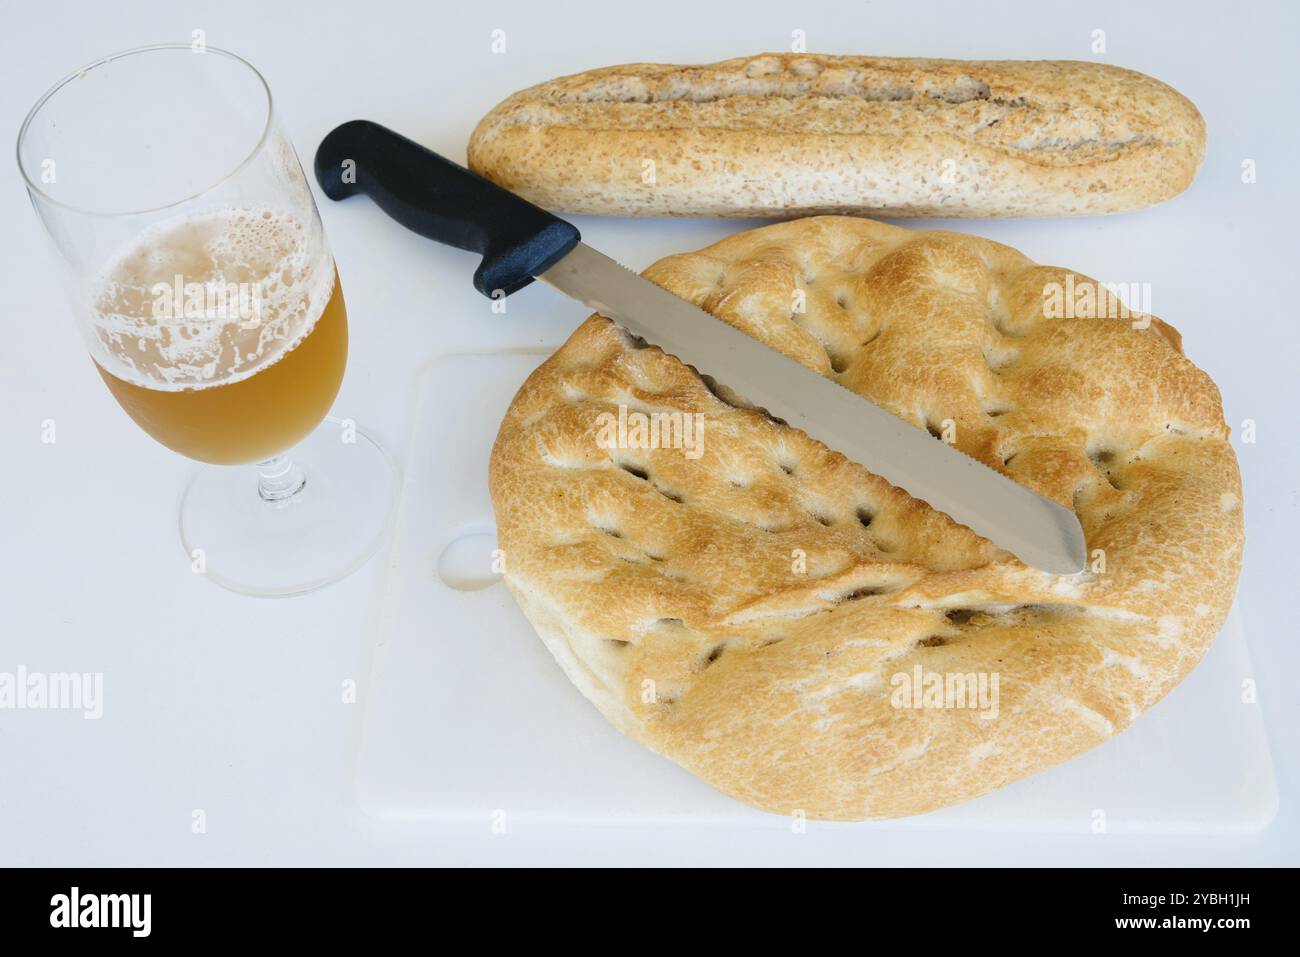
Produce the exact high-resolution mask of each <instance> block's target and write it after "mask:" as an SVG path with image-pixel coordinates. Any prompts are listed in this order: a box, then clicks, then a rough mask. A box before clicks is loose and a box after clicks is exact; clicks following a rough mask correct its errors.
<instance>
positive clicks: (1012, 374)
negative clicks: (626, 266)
mask: <svg viewBox="0 0 1300 957" xmlns="http://www.w3.org/2000/svg"><path fill="white" fill-rule="evenodd" d="M645 275H646V276H647V277H648V278H650V279H652V280H653V281H654V282H656V283H658V284H659V285H661V286H663V287H665V288H666V289H668V290H670V291H672V292H673V293H675V294H676V295H678V296H681V297H682V298H684V299H688V300H690V301H691V302H693V303H696V304H697V305H699V306H701V307H702V308H704V309H705V310H707V311H709V312H711V313H712V314H713V315H715V316H717V317H718V318H720V319H723V320H725V321H726V322H728V323H731V324H732V325H734V326H736V327H738V328H740V329H742V330H744V331H745V332H747V333H749V334H751V335H753V336H755V337H757V338H758V339H761V340H762V341H764V342H766V343H767V344H768V345H770V346H772V347H773V348H776V349H779V350H781V351H782V352H784V353H786V354H787V355H789V356H791V357H793V358H794V359H796V360H798V361H799V362H801V363H803V364H805V365H807V366H809V367H810V368H813V369H815V370H817V371H818V372H820V373H822V374H823V375H826V376H827V377H829V378H832V379H834V380H836V381H837V382H839V383H841V384H842V385H844V386H846V387H847V388H849V389H852V390H854V391H855V392H858V393H860V394H861V395H863V396H866V397H868V398H869V399H871V400H872V401H874V402H876V403H878V404H879V405H881V406H883V407H885V408H886V409H888V410H890V411H891V412H893V413H895V414H896V415H899V416H900V417H902V418H904V419H906V420H907V421H908V422H911V423H912V424H914V425H916V426H917V427H918V428H925V429H929V430H930V431H931V432H932V433H934V434H935V435H936V436H938V437H939V438H938V439H936V440H945V441H950V442H952V443H953V444H954V445H955V446H956V447H957V448H958V449H960V450H961V451H962V452H965V453H966V454H968V455H971V456H974V457H975V458H977V459H979V460H980V461H982V462H984V463H985V464H987V465H989V466H992V467H993V468H996V469H998V470H1000V471H1002V472H1003V473H1004V474H1006V475H1008V476H1010V477H1011V478H1013V479H1014V480H1016V481H1017V482H1020V483H1021V484H1023V485H1025V486H1027V487H1029V488H1031V489H1033V490H1035V491H1037V492H1039V493H1040V494H1042V495H1045V496H1048V497H1050V498H1052V499H1054V500H1056V501H1057V502H1060V503H1062V504H1064V505H1067V506H1070V507H1072V508H1073V509H1074V511H1075V512H1076V513H1077V514H1078V516H1079V519H1080V521H1081V522H1082V525H1083V528H1084V531H1085V533H1086V535H1087V540H1088V548H1089V553H1090V565H1089V568H1088V570H1087V571H1085V572H1084V573H1082V574H1079V575H1074V576H1066V577H1057V576H1052V575H1049V574H1045V573H1043V572H1039V571H1037V570H1034V569H1032V568H1028V567H1026V566H1025V565H1023V564H1022V563H1021V562H1019V561H1018V560H1016V559H1015V558H1013V557H1012V556H1010V555H1009V554H1008V553H1006V552H1004V551H1002V550H1001V549H998V548H997V547H996V546H994V545H992V544H991V543H990V542H988V541H987V540H985V539H982V538H980V537H979V536H977V535H976V534H975V533H974V532H972V531H970V530H969V529H967V528H965V527H964V526H961V525H958V524H956V523H955V522H954V521H952V520H951V519H950V518H948V517H947V516H946V515H944V514H942V513H941V512H938V511H936V510H934V509H932V508H931V507H930V506H928V505H927V504H925V503H924V502H921V501H919V500H916V499H913V498H911V497H910V496H909V495H907V494H906V493H905V492H903V491H902V490H900V489H898V488H895V487H893V486H891V485H889V484H888V483H887V482H885V481H884V480H883V479H881V478H879V477H878V476H875V475H873V474H871V473H870V472H868V471H867V470H866V469H865V468H862V467H861V466H859V465H857V464H855V463H853V462H850V461H848V460H847V459H845V457H844V456H842V455H840V454H838V453H836V452H833V451H831V450H829V449H827V448H826V447H825V446H824V445H822V444H821V443H819V442H817V441H816V440H814V439H812V438H809V437H808V436H807V435H805V434H804V433H802V432H799V431H797V430H795V429H792V428H790V427H788V426H785V425H784V424H782V423H779V422H776V421H773V420H772V419H770V418H769V417H768V416H767V415H766V414H764V413H763V412H762V411H760V410H755V409H753V408H749V407H746V405H745V403H743V402H742V401H737V397H735V396H731V395H729V393H728V390H726V389H725V388H723V387H720V386H718V385H716V384H714V383H712V382H706V381H705V380H704V379H702V378H701V377H700V376H699V375H698V374H697V373H696V372H695V371H694V370H693V369H691V368H690V367H688V366H686V365H684V364H683V363H682V362H680V361H678V360H677V359H676V358H674V357H672V356H669V355H666V354H664V353H663V352H662V351H660V350H658V349H656V348H653V347H647V346H645V344H644V343H641V342H639V341H636V340H633V339H631V338H630V337H629V336H627V335H626V334H625V333H624V332H622V331H621V330H620V329H619V328H618V327H617V326H615V325H614V324H613V323H611V322H610V321H609V320H607V319H605V318H603V317H601V316H598V315H597V316H592V317H591V318H589V319H588V320H587V321H586V322H585V323H583V325H582V326H580V327H579V328H578V330H577V331H576V332H575V333H574V334H573V336H572V337H571V338H570V339H569V341H568V342H567V343H565V345H564V346H563V347H562V348H561V349H560V350H559V351H558V352H556V353H555V355H553V356H552V357H551V358H550V359H548V360H547V361H546V362H545V363H543V364H542V365H541V367H540V368H538V369H537V370H536V371H535V372H534V373H533V374H532V375H531V376H530V377H529V378H528V380H527V381H526V382H525V383H524V385H523V387H522V388H521V389H520V390H519V393H518V395H517V396H516V397H515V400H514V402H513V404H512V405H511V406H510V409H509V411H508V412H507V414H506V417H505V421H504V422H503V423H502V425H501V431H500V434H499V435H498V437H497V441H496V445H495V448H494V450H493V454H492V462H491V476H490V482H491V491H492V500H493V504H494V507H495V511H496V518H497V527H498V535H499V541H500V545H501V548H502V549H503V550H504V556H505V568H506V574H505V580H506V583H507V584H508V586H509V587H510V590H511V591H512V592H513V594H514V595H515V597H516V599H517V600H518V602H519V604H520V607H521V608H522V609H523V610H524V613H525V614H526V615H527V616H528V619H529V620H530V621H531V622H532V624H533V626H534V627H535V628H536V630H537V632H538V634H539V635H540V636H541V637H542V639H543V640H544V641H545V642H546V645H547V647H548V648H549V649H550V650H551V652H552V654H553V655H554V656H555V659H556V660H557V661H558V662H559V664H560V666H561V667H562V668H563V669H564V670H565V672H566V673H567V674H568V676H569V677H570V678H571V679H572V681H573V683H574V684H575V685H577V687H578V688H579V689H580V690H581V691H582V693H583V694H585V695H586V696H587V697H588V698H589V699H590V700H591V701H592V702H593V703H594V704H595V705H596V706H597V707H598V708H599V709H600V710H601V712H602V713H604V715H605V716H606V717H607V718H608V719H609V720H610V721H611V722H612V723H613V724H614V725H615V726H616V727H617V728H618V729H619V730H621V731H622V732H623V733H625V734H627V735H629V736H630V737H633V738H635V739H636V740H638V741H640V742H642V743H643V744H645V745H646V746H647V747H649V748H652V749H653V750H655V751H657V752H659V753H660V754H663V755H665V756H667V757H669V758H671V759H672V760H674V761H676V762H678V763H679V764H681V765H683V766H684V767H686V768H688V769H689V770H690V771H692V772H693V773H695V774H697V775H698V776H699V777H701V778H703V779H704V780H705V781H707V782H709V783H710V784H712V785H713V786H714V787H716V788H717V789H718V790H720V791H722V792H723V793H725V794H728V795H731V796H732V797H734V798H736V799H738V800H741V801H744V802H746V803H749V804H752V805H755V806H757V807H760V808H763V809H765V810H768V811H772V812H775V813H781V814H793V813H803V814H805V815H807V816H809V817H813V818H824V819H836V820H860V819H867V818H884V817H898V816H903V815H910V814H918V813H921V812H924V811H929V810H933V809H935V808H940V807H944V806H946V805H950V804H953V803H955V802H958V801H963V800H966V799H969V798H972V797H975V796H977V795H980V794H983V793H985V792H987V791H991V790H993V789H995V788H998V787H1001V786H1002V785H1005V784H1007V783H1009V782H1011V781H1014V780H1016V779H1018V778H1021V777H1023V776H1025V775H1027V774H1031V773H1033V772H1035V771H1038V770H1041V769H1043V768H1046V767H1049V766H1051V765H1054V764H1057V763H1059V762H1061V761H1065V760H1068V759H1069V758H1072V757H1075V756H1076V755H1078V754H1080V753H1081V752H1083V751H1085V750H1087V749H1088V748H1091V747H1093V746H1094V745H1096V744H1099V743H1101V742H1102V741H1105V740H1106V739H1107V738H1109V737H1111V736H1112V735H1114V734H1115V733H1117V732H1118V731H1120V730H1122V729H1123V728H1124V727H1126V726H1127V725H1128V724H1129V723H1130V722H1132V721H1133V719H1134V718H1136V717H1137V716H1138V715H1139V714H1141V713H1142V712H1143V711H1145V710H1146V709H1147V708H1149V707H1151V705H1153V704H1154V703H1155V702H1156V701H1157V700H1159V699H1160V697H1161V696H1162V695H1164V694H1165V693H1166V692H1168V691H1169V690H1170V689H1171V688H1172V687H1173V686H1174V685H1175V684H1177V683H1178V682H1179V681H1180V680H1182V678H1183V677H1184V676H1186V675H1187V673H1188V672H1189V671H1190V670H1191V668H1192V667H1193V666H1194V665H1195V664H1196V662H1197V661H1199V660H1200V658H1201V656H1202V655H1203V654H1204V653H1205V650H1206V648H1207V647H1208V645H1209V643H1210V641H1211V640H1212V639H1213V638H1214V636H1215V634H1216V633H1217V632H1218V630H1219V628H1220V626H1221V625H1222V623H1223V620H1224V618H1225V616H1226V615H1227V612H1228V607H1229V605H1230V603H1231V601H1232V597H1233V592H1234V589H1235V586H1236V580H1237V574H1238V571H1239V567H1240V561H1241V551H1242V512H1241V482H1240V475H1239V473H1238V469H1237V464H1236V459H1235V456H1234V455H1233V451H1232V448H1231V446H1230V444H1229V442H1228V429H1227V427H1226V425H1225V424H1224V418H1223V410H1222V406H1221V402H1220V398H1219V392H1218V390H1217V388H1216V387H1215V385H1214V383H1213V382H1212V381H1211V380H1210V379H1209V377H1208V376H1206V375H1205V373H1203V372H1202V371H1200V370H1199V369H1197V368H1196V367H1195V366H1194V365H1192V363H1191V362H1189V361H1188V360H1187V359H1186V358H1185V357H1184V356H1183V354H1182V350H1181V343H1180V339H1179V336H1178V334H1177V333H1176V332H1175V331H1174V330H1173V329H1172V328H1171V327H1169V326H1168V325H1166V324H1165V323H1163V322H1161V321H1160V320H1158V319H1154V318H1151V317H1148V316H1141V315H1130V314H1127V311H1126V310H1125V309H1124V307H1123V306H1122V305H1120V304H1119V303H1118V302H1117V300H1115V299H1114V298H1113V297H1112V296H1111V295H1110V294H1109V293H1108V292H1107V291H1106V290H1105V289H1104V288H1103V287H1099V286H1098V284H1096V283H1094V282H1093V281H1092V280H1089V279H1087V278H1086V277H1084V276H1081V275H1078V274H1074V273H1070V272H1068V271H1067V270H1063V269H1057V268H1050V267H1044V266H1038V265H1035V264H1034V263H1033V262H1031V261H1029V260H1028V259H1026V258H1025V257H1024V256H1023V255H1021V254H1020V253H1018V252H1016V251H1015V250H1014V249H1011V248H1009V247H1007V246H1003V245H1000V244H998V243H994V242H991V241H989V240H984V239H979V238H976V237H973V236H967V235H961V234H956V233H949V232H938V231H917V230H908V229H902V228H898V227H894V226H888V225H884V224H882V223H877V222H872V221H870V220H865V219H856V218H848V217H816V218H811V219H802V220H796V221H793V222H788V223H782V224H779V225H775V226H768V227H765V228H762V229H756V230H752V231H749V232H744V233H740V234H738V235H735V236H732V237H730V238H728V239H725V240H723V241H722V242H719V243H716V244H715V245H713V246H710V247H708V248H706V249H702V250H700V251H698V252H693V253H686V254H683V255H678V256H671V257H669V258H667V259H664V260H661V261H660V262H658V263H656V264H655V265H653V266H651V267H650V268H649V269H647V270H646V272H645ZM1089 290H1091V293H1089ZM710 371H715V372H717V373H718V375H719V378H720V379H722V380H723V381H724V385H725V370H710ZM723 396H726V399H724V398H723ZM609 773H611V774H614V773H617V770H616V769H609Z"/></svg>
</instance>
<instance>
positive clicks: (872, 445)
mask: <svg viewBox="0 0 1300 957" xmlns="http://www.w3.org/2000/svg"><path fill="white" fill-rule="evenodd" d="M537 278H538V279H540V280H542V281H543V282H545V283H546V284H547V285H549V286H552V287H554V288H555V289H557V290H559V291H560V292H562V293H564V294H565V295H566V296H569V297H570V298H573V299H576V300H578V301H579V302H582V303H584V304H586V305H587V306H588V307H590V308H591V309H593V310H595V311H596V312H598V313H600V314H601V315H603V316H606V317H607V318H609V319H611V320H613V321H614V322H617V323H618V324H619V325H620V326H622V327H623V328H625V329H626V330H627V331H628V332H630V333H631V334H632V335H635V336H638V337H640V338H642V339H645V340H646V341H647V342H649V343H651V344H653V345H656V346H658V347H659V348H661V349H663V350H664V352H667V353H669V354H670V355H673V356H676V357H677V358H678V359H680V360H682V361H683V362H685V363H687V364H688V365H691V366H693V367H694V368H695V369H696V371H697V372H700V373H701V374H705V375H709V376H711V377H713V378H715V379H716V380H717V381H718V382H720V383H722V384H724V385H725V386H726V387H727V388H728V389H730V390H732V391H734V392H735V393H736V394H737V395H739V396H742V397H743V398H744V399H745V400H746V401H748V402H751V403H753V404H754V405H756V406H760V407H762V408H764V409H766V410H767V411H768V412H769V413H770V414H771V415H773V416H776V417H777V418H780V419H783V420H784V421H785V422H787V423H788V424H789V425H791V426H794V427H795V428H797V429H800V430H802V431H804V432H806V433H808V434H809V435H810V436H812V437H813V438H815V439H818V440H819V441H821V442H823V443H825V444H826V445H827V446H829V447H830V448H832V449H834V450H835V451H837V452H840V453H841V454H843V455H845V456H847V457H848V458H849V459H852V460H853V461H854V462H857V463H858V464H859V465H862V466H864V467H865V468H867V469H868V470H869V471H871V472H874V473H875V474H876V475H879V476H880V477H881V478H883V479H885V480H886V481H887V482H889V483H890V484H892V485H896V486H898V487H899V488H901V489H903V490H904V491H906V492H907V493H908V494H909V495H911V496H912V497H914V498H918V499H921V500H922V501H924V502H926V503H928V504H929V505H931V506H932V507H934V508H936V509H938V510H939V511H941V512H944V513H946V514H948V515H949V516H951V517H952V518H953V519H954V520H956V521H957V522H959V523H961V524H962V525H965V526H967V527H968V528H970V529H972V530H973V531H974V532H976V533H977V534H979V535H982V536H984V537H985V538H987V539H989V540H991V541H992V542H993V543H994V544H996V545H998V546H1000V547H1002V548H1004V549H1006V550H1007V551H1009V552H1011V553H1012V554H1013V555H1015V556H1016V557H1017V558H1019V559H1020V560H1021V561H1023V562H1024V563H1025V564H1027V565H1031V566H1033V567H1034V568H1038V569H1041V570H1043V571H1045V572H1050V573H1052V574H1055V575H1072V574H1077V573H1078V572H1080V571H1082V570H1083V568H1084V565H1085V563H1086V561H1087V545H1086V542H1085V540H1084V535H1083V529H1082V527H1081V526H1080V525H1079V520H1078V518H1077V517H1076V516H1075V514H1074V513H1073V512H1072V511H1071V510H1070V509H1068V508H1065V507H1064V506H1062V505H1060V504H1058V503H1057V502H1054V501H1052V500H1051V499H1048V498H1044V497H1043V496H1041V495H1039V494H1037V493H1036V492H1033V491H1031V490H1030V489H1027V488H1025V487H1024V486H1023V485H1019V484H1017V483H1015V482H1013V481H1012V480H1011V479H1009V478H1007V477H1006V476H1004V475H1001V474H999V473H998V472H995V471H994V470H993V469H991V468H989V467H988V466H986V465H985V464H984V463H982V462H979V461H977V460H975V459H973V458H971V457H970V456H968V455H966V454H965V453H963V452H960V451H957V450H956V449H954V448H952V447H951V446H949V445H948V444H947V443H945V442H943V441H940V440H938V439H936V438H934V437H933V436H931V435H930V434H929V433H928V432H926V431H924V430H922V429H918V428H916V427H915V426H912V425H910V424H908V423H907V422H905V421H903V420H902V419H900V418H899V417H898V416H896V415H894V414H893V413H891V412H888V411H886V410H885V409H882V408H881V407H880V406H878V405H876V404H875V403H873V402H871V401H870V400H868V399H866V398H864V397H862V396H860V395H858V394H857V393H855V392H851V391H849V390H848V389H846V388H844V387H843V386H841V385H839V384H838V383H836V382H834V381H832V380H830V379H827V378H825V377H824V376H821V375H819V374H818V373H816V372H814V371H813V370H811V369H809V368H807V367H805V366H802V365H800V364H799V363H798V362H796V361H794V360H793V359H791V358H789V357H788V356H785V355H783V354H782V353H780V352H777V351H776V350H775V349H772V348H770V347H768V346H766V345H764V344H763V343H761V342H759V341H758V340H757V339H754V338H752V337H751V336H749V335H747V334H745V333H743V332H741V331H740V330H738V329H736V328H734V327H733V326H730V325H728V324H727V323H725V322H723V321H722V320H721V319H718V318H716V317H714V316H712V315H710V314H709V313H707V312H705V311H704V310H703V309H700V308H698V307H697V306H695V305H692V304H691V303H689V302H687V301H686V300H684V299H679V298H678V297H676V296H674V295H673V294H672V293H670V292H668V291H667V290H665V289H662V288H660V287H659V286H656V285H655V284H654V283H652V282H650V281H649V280H648V279H643V278H642V277H641V276H638V275H637V274H636V273H634V272H632V271H631V270H629V269H627V268H625V267H624V266H622V265H620V264H619V263H617V262H615V261H614V260H613V259H610V258H609V257H608V256H606V255H604V254H603V253H600V252H597V251H596V250H594V249H592V248H591V247H590V246H588V245H587V244H586V243H582V242H579V243H578V244H577V245H576V246H575V247H574V248H573V250H572V251H570V252H569V253H567V254H566V255H565V256H564V257H563V258H562V259H560V260H559V261H558V262H556V263H555V265H553V266H552V267H550V268H549V269H547V270H546V271H545V272H543V273H541V274H540V275H538V277H537Z"/></svg>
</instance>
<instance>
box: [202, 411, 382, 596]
mask: <svg viewBox="0 0 1300 957" xmlns="http://www.w3.org/2000/svg"><path fill="white" fill-rule="evenodd" d="M269 466H270V463H263V465H261V466H220V465H212V466H205V467H204V468H203V469H201V470H200V471H199V472H198V473H197V474H196V475H195V476H194V479H193V481H191V482H190V485H189V488H187V489H186V490H185V496H184V498H183V499H182V500H181V515H180V530H181V544H182V545H183V546H184V548H185V554H186V555H187V556H188V558H189V561H190V566H191V568H192V569H193V571H194V572H195V574H201V575H204V576H205V577H207V578H210V579H211V580H212V581H214V582H216V583H217V584H218V585H220V586H222V587H223V588H228V589H230V590H231V591H236V592H241V593H243V594H245V595H263V596H284V595H301V594H302V593H304V592H309V591H314V590H315V589H317V588H321V587H323V586H325V585H328V584H330V583H331V582H336V581H338V580H339V579H340V578H346V577H347V576H348V575H350V574H352V573H353V572H354V571H356V570H357V569H358V568H360V567H361V566H362V565H364V564H365V563H366V561H367V559H369V558H370V556H372V555H373V554H374V553H375V551H376V550H377V549H378V548H379V543H380V542H381V541H382V540H383V538H384V535H385V533H386V532H387V531H388V527H389V524H390V522H391V521H392V518H393V508H394V505H395V504H396V502H397V490H398V471H397V467H396V465H395V464H394V463H393V460H392V459H391V458H389V456H388V453H387V452H385V451H384V449H383V448H382V447H381V446H380V445H379V443H378V442H376V441H375V440H374V439H372V438H371V437H370V436H369V435H367V434H366V433H364V432H362V431H361V430H360V429H358V428H356V426H355V425H354V424H353V423H352V422H351V421H350V420H341V419H336V418H334V417H333V416H326V418H325V421H324V422H323V423H321V425H320V426H319V427H317V429H316V431H315V432H313V433H312V434H311V435H309V436H307V438H306V439H304V440H303V441H302V442H301V443H299V444H298V445H296V446H295V447H294V448H293V449H291V450H290V451H289V452H288V453H286V455H285V456H282V457H280V458H279V459H277V460H276V467H269Z"/></svg>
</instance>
